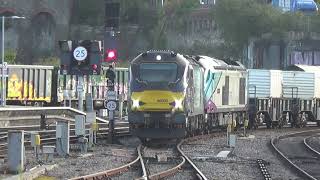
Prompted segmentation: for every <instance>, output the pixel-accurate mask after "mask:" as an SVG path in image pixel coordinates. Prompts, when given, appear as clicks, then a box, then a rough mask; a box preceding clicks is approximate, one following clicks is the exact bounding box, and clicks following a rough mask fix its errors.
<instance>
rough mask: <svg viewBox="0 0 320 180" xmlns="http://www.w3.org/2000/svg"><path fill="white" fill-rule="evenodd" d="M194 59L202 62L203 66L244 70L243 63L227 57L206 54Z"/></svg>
mask: <svg viewBox="0 0 320 180" xmlns="http://www.w3.org/2000/svg"><path fill="white" fill-rule="evenodd" d="M196 59H197V60H198V61H199V62H200V63H201V64H202V66H203V67H204V68H212V67H213V68H214V69H223V70H246V68H245V67H244V65H243V64H241V63H240V62H239V61H232V60H228V59H224V60H222V59H215V58H212V57H208V56H197V57H196Z"/></svg>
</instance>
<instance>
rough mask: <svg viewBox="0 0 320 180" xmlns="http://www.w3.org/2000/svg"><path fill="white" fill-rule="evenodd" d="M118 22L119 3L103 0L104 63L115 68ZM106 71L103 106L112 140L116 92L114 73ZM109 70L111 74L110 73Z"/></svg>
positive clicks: (112, 0)
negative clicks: (105, 93) (105, 109)
mask: <svg viewBox="0 0 320 180" xmlns="http://www.w3.org/2000/svg"><path fill="white" fill-rule="evenodd" d="M119 24H120V3H119V2H116V1H114V0H105V33H104V42H103V46H104V48H103V49H104V63H105V65H106V66H109V67H110V65H111V66H112V67H113V69H114V68H115V66H114V65H112V64H115V62H116V61H117V60H118V38H119V37H118V35H119V34H120V32H119ZM108 71H109V72H108V73H107V75H106V76H107V88H108V92H107V99H106V100H105V108H107V109H108V117H109V133H108V141H109V143H112V142H113V137H114V112H115V110H116V108H117V103H116V100H117V93H116V92H115V91H114V90H115V84H114V78H115V73H114V71H112V70H110V69H109V70H108ZM110 72H111V75H110Z"/></svg>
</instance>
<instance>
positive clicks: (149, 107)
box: [131, 90, 185, 112]
mask: <svg viewBox="0 0 320 180" xmlns="http://www.w3.org/2000/svg"><path fill="white" fill-rule="evenodd" d="M184 96H185V95H184V93H183V92H172V91H159V90H146V91H143V92H133V93H132V94H131V110H132V111H145V112H169V111H183V110H184V109H183V100H184Z"/></svg>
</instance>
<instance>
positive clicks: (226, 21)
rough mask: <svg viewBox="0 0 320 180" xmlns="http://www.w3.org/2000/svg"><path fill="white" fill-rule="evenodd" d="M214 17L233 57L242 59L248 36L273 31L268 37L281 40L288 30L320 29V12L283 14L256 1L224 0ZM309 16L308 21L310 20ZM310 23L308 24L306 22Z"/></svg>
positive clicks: (316, 30) (257, 36)
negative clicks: (232, 50)
mask: <svg viewBox="0 0 320 180" xmlns="http://www.w3.org/2000/svg"><path fill="white" fill-rule="evenodd" d="M212 16H213V18H214V19H215V21H216V23H217V25H218V27H219V29H220V30H221V31H222V36H223V38H224V40H225V41H226V45H228V46H229V48H232V49H235V51H234V53H233V56H235V57H238V58H240V57H241V53H242V48H243V47H244V45H246V44H247V41H248V39H249V38H252V37H256V38H261V36H262V35H264V34H270V35H271V36H268V38H269V40H272V39H276V40H281V39H282V38H283V37H284V35H285V34H286V33H287V32H289V31H300V32H301V31H307V29H308V31H313V32H318V31H319V27H320V26H319V25H320V20H319V15H317V14H314V15H305V14H302V13H300V12H297V13H292V12H288V13H282V12H281V11H280V10H278V9H276V8H274V7H272V6H271V5H268V4H263V3H259V2H257V1H256V0H223V1H218V2H217V4H216V6H215V7H214V8H213V11H212ZM308 19H309V21H308ZM307 22H309V24H308V23H307Z"/></svg>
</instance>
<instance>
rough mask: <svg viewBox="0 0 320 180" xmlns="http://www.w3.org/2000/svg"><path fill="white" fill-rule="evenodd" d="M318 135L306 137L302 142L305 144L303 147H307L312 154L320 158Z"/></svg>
mask: <svg viewBox="0 0 320 180" xmlns="http://www.w3.org/2000/svg"><path fill="white" fill-rule="evenodd" d="M319 138H320V134H317V135H314V136H310V137H307V138H305V139H304V140H303V143H304V144H305V146H307V147H308V148H309V149H310V151H312V152H314V153H315V154H317V155H318V156H319V157H320V141H319Z"/></svg>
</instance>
